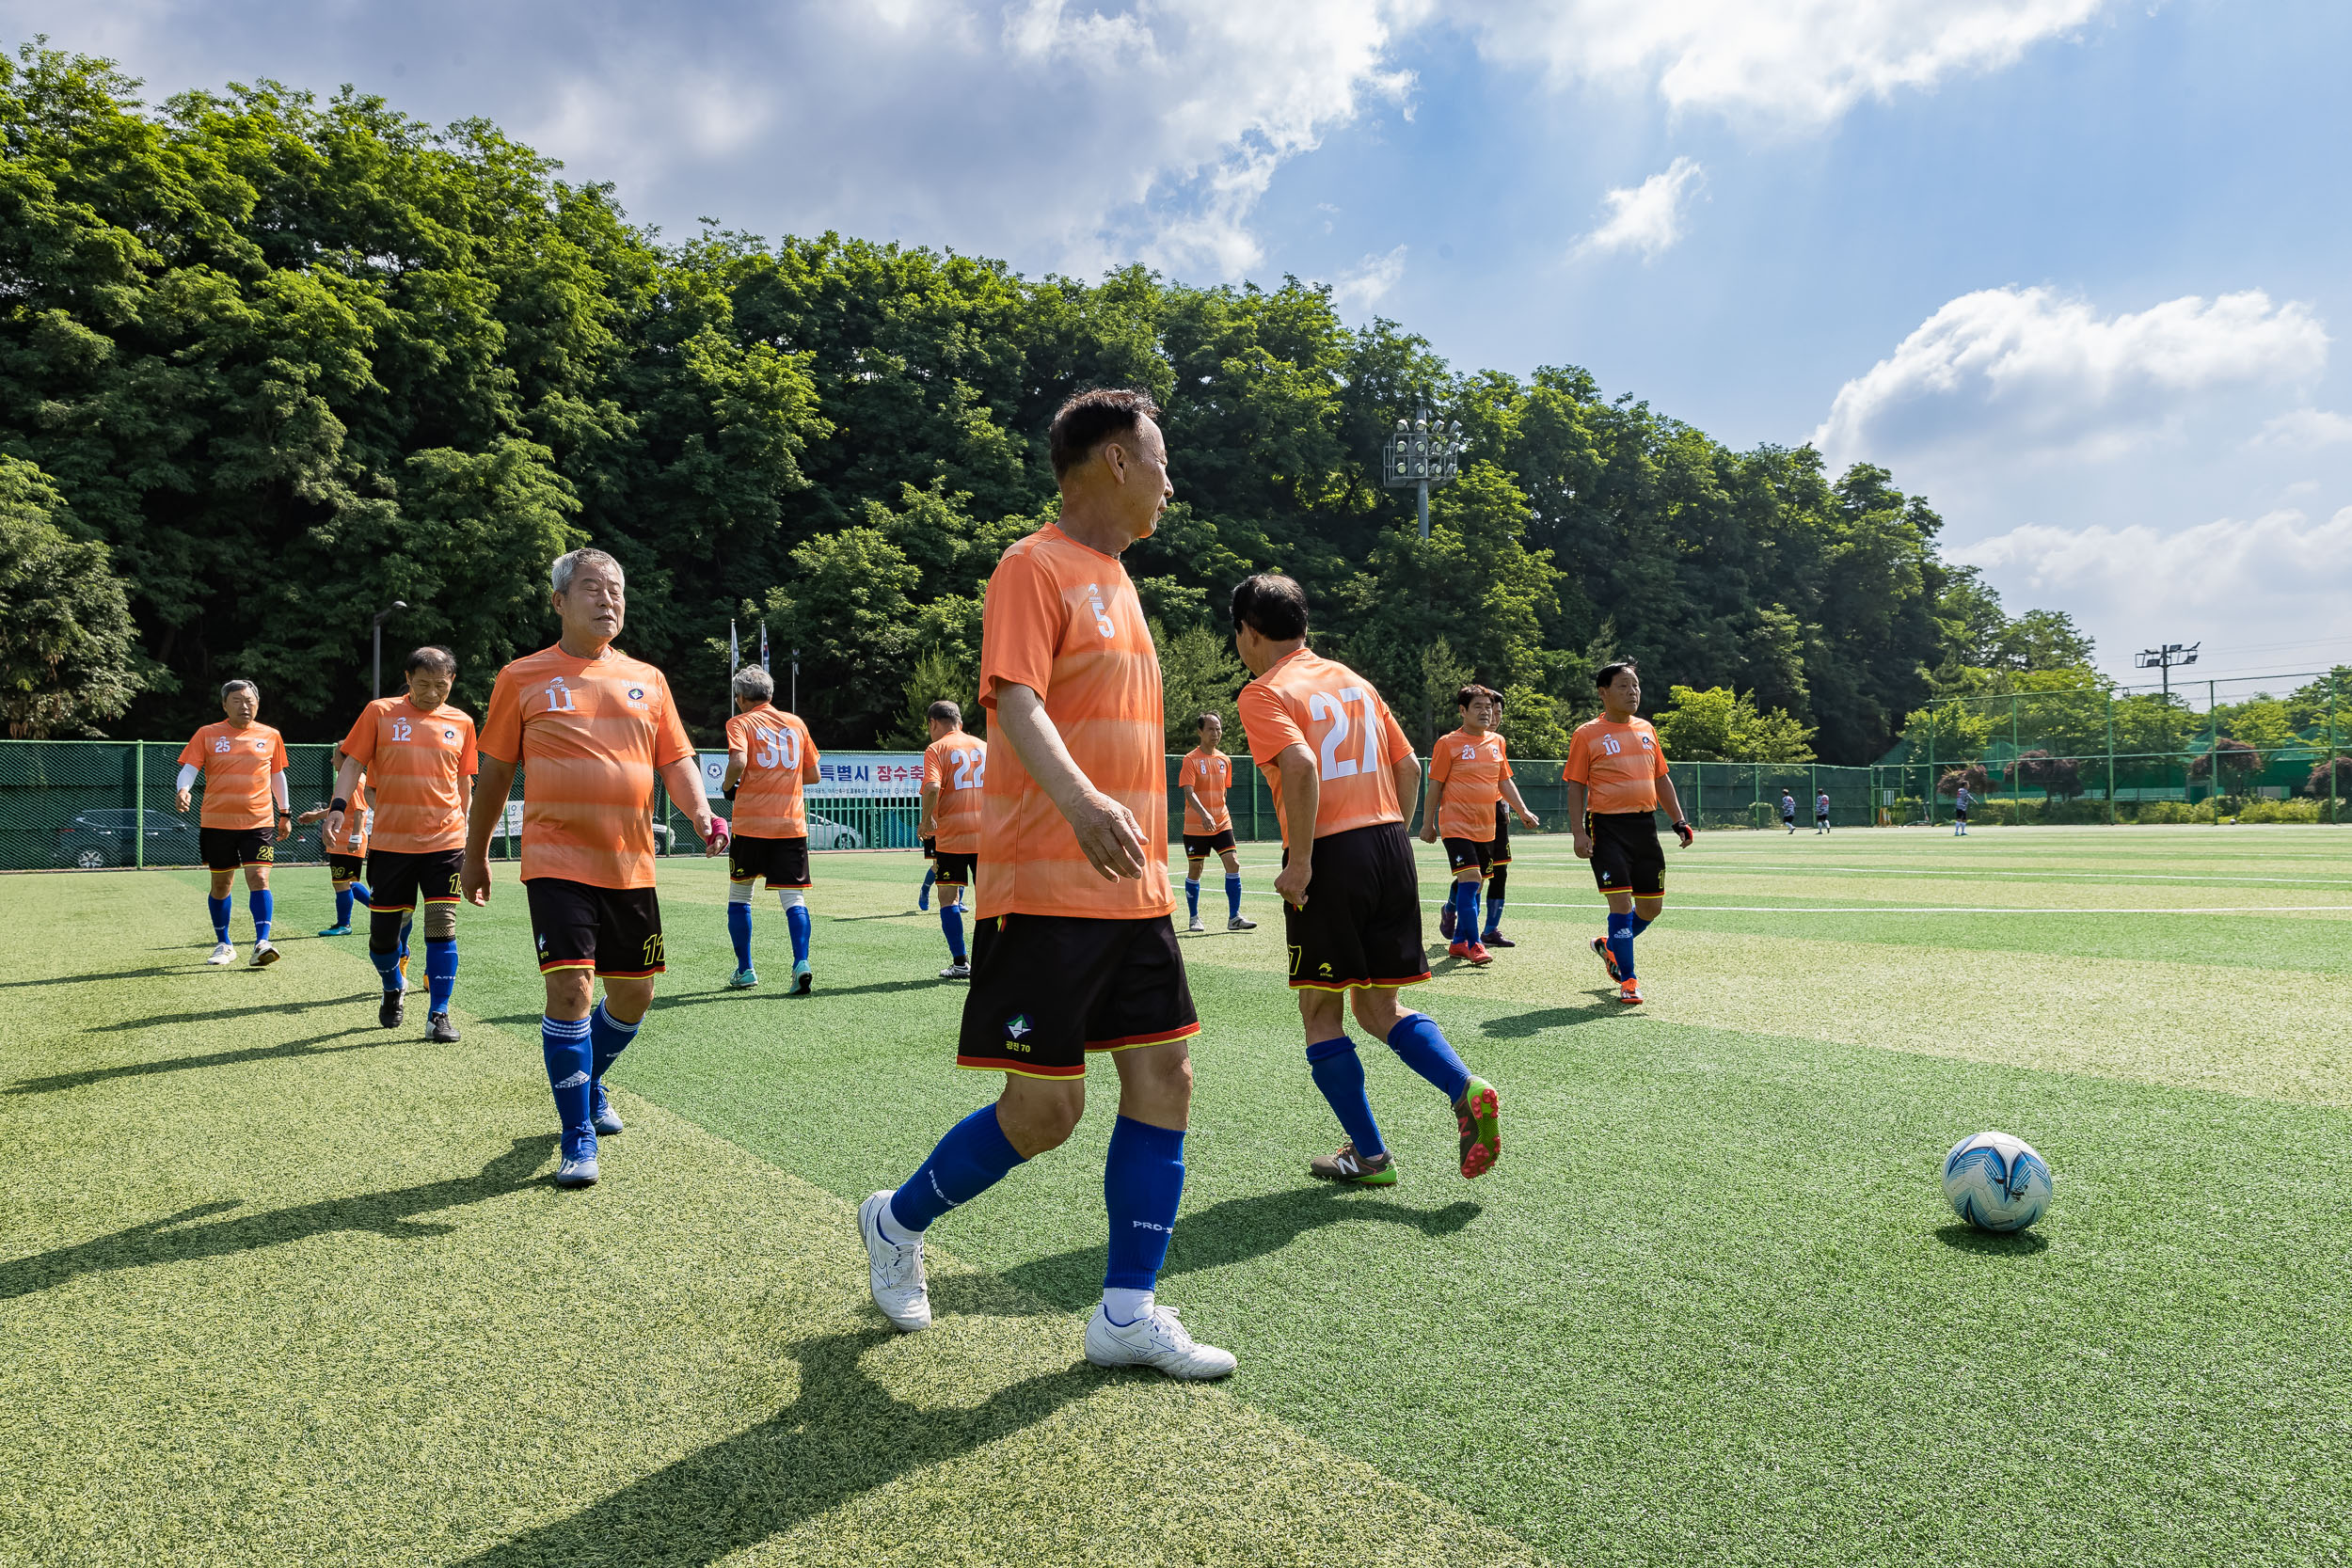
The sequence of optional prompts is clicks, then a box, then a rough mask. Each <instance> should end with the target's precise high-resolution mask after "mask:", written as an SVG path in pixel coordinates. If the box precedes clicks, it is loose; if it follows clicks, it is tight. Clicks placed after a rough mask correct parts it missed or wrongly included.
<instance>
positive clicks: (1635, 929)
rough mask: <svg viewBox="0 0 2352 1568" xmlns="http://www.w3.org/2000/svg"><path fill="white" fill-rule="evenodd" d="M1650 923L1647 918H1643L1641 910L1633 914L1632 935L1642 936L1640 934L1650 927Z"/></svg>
mask: <svg viewBox="0 0 2352 1568" xmlns="http://www.w3.org/2000/svg"><path fill="white" fill-rule="evenodd" d="M1650 925H1651V922H1649V921H1646V920H1644V919H1643V918H1642V916H1641V914H1640V912H1639V911H1636V912H1635V913H1634V916H1633V925H1632V927H1630V933H1631V934H1632V935H1634V936H1637V937H1638V936H1640V935H1641V934H1642V933H1643V932H1644V931H1646V930H1648V929H1649V928H1650Z"/></svg>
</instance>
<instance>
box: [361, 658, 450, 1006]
mask: <svg viewBox="0 0 2352 1568" xmlns="http://www.w3.org/2000/svg"><path fill="white" fill-rule="evenodd" d="M407 676H408V690H407V692H406V693H405V695H403V696H399V697H379V698H377V699H376V700H375V701H373V702H372V703H370V704H369V705H367V706H366V707H363V708H361V709H360V710H359V717H358V719H356V720H354V721H352V725H351V730H350V733H349V734H347V735H345V736H343V744H342V753H343V761H342V769H341V771H339V772H338V773H337V774H336V776H335V799H334V800H331V801H330V802H328V808H327V810H328V815H327V818H326V831H327V832H329V833H330V834H331V833H334V832H337V831H338V825H339V823H342V822H345V821H348V820H350V819H351V818H352V817H355V816H359V815H360V814H361V813H362V812H363V811H364V810H365V809H366V802H365V801H364V800H363V799H362V798H361V795H360V792H359V789H360V778H361V773H362V770H363V769H364V770H365V772H366V774H367V776H368V777H369V778H371V779H373V781H374V784H375V820H374V822H373V825H372V826H371V828H370V830H369V832H370V837H369V845H368V847H369V862H370V864H369V869H370V871H371V873H372V874H373V882H374V886H373V888H372V889H371V891H370V896H369V899H368V910H369V913H368V959H369V961H370V962H372V963H373V964H374V965H375V971H376V973H377V974H380V975H382V976H383V978H384V1000H383V1002H382V1003H381V1004H380V1005H378V1006H377V1008H376V1012H375V1019H376V1022H378V1023H381V1024H382V1025H383V1026H384V1027H385V1028H387V1029H390V1028H394V1027H396V1026H397V1025H398V1024H399V1023H400V1022H401V1020H402V1018H404V1017H405V1015H406V1010H407V993H408V970H407V959H408V930H409V927H410V925H411V924H412V922H413V921H414V920H415V918H416V911H417V905H418V904H419V903H420V902H421V903H422V904H423V905H424V975H425V988H426V990H425V1021H424V1022H425V1032H424V1037H425V1038H427V1039H429V1040H433V1041H436V1042H437V1043H440V1044H444V1045H448V1044H454V1043H455V1042H456V1040H457V1038H458V1035H457V1026H456V1025H455V1024H454V1023H453V1022H450V1016H449V1006H450V999H451V998H452V997H453V995H455V994H456V990H457V900H458V895H459V885H458V884H459V874H460V872H461V870H462V869H463V866H464V863H465V858H466V857H465V850H466V818H467V816H468V814H469V812H470V811H471V810H472V807H473V776H474V772H475V769H476V768H479V767H480V766H481V756H480V751H479V746H478V743H477V741H476V738H475V736H474V726H473V720H472V718H471V717H469V715H468V714H467V713H466V711H465V710H464V709H463V708H458V707H453V706H451V705H450V701H449V693H450V689H451V688H452V687H453V686H455V685H456V684H457V656H456V655H454V654H453V653H451V652H450V651H449V650H448V649H447V648H442V647H435V646H427V647H422V648H419V649H417V650H416V651H415V652H414V653H412V654H410V655H409V656H408V659H407Z"/></svg>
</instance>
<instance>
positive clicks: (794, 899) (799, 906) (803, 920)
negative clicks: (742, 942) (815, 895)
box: [746, 888, 809, 964]
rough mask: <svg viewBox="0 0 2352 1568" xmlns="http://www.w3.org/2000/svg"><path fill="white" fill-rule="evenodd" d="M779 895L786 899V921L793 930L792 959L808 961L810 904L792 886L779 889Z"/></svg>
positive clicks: (801, 961) (795, 961) (799, 961)
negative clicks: (802, 900)
mask: <svg viewBox="0 0 2352 1568" xmlns="http://www.w3.org/2000/svg"><path fill="white" fill-rule="evenodd" d="M777 896H778V897H779V898H781V899H783V900H784V923H785V925H786V926H787V927H790V928H791V931H792V961H793V962H794V963H796V964H798V963H806V962H807V961H808V935H809V916H808V906H807V905H806V904H804V903H803V902H801V895H800V893H799V892H798V891H797V890H795V889H792V888H781V889H778V890H777ZM746 961H748V960H746Z"/></svg>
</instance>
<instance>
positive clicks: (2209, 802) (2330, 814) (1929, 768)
mask: <svg viewBox="0 0 2352 1568" xmlns="http://www.w3.org/2000/svg"><path fill="white" fill-rule="evenodd" d="M2348 746H2352V671H2347V670H2345V669H2343V668H2338V669H2336V670H2333V671H2328V672H2312V673H2306V674H2293V675H2269V676H2261V677H2245V678H2239V679H2232V680H2209V681H2197V682H2193V683H2183V684H2181V685H2178V686H2172V687H2169V688H2167V689H2156V690H2126V689H2118V690H2112V691H2108V690H2083V689H2073V690H2059V691H2019V692H2011V693H2006V694H2003V695H2000V696H1988V697H1977V698H1951V699H1947V700H1946V701H1943V702H1940V703H1938V704H1936V705H1934V706H1933V707H1931V708H1930V709H1929V710H1928V711H1927V714H1926V716H1925V717H1924V719H1922V720H1921V721H1918V722H1915V723H1914V724H1913V725H1912V726H1911V728H1910V729H1909V731H1908V732H1907V733H1906V734H1905V735H1904V736H1903V738H1902V740H1901V742H1900V743H1899V744H1898V745H1897V746H1896V747H1895V748H1894V750H1892V751H1890V752H1887V753H1886V755H1885V756H1884V757H1883V758H1882V759H1881V761H1880V763H1879V765H1878V767H1877V768H1875V769H1873V771H1874V772H1875V773H1876V775H1877V777H1876V779H1875V781H1874V786H1875V787H1876V789H1877V791H1878V798H1879V800H1880V801H1881V802H1882V804H1883V806H1884V808H1885V809H1887V810H1889V811H1890V812H1891V813H1892V815H1893V816H1895V817H1896V818H1897V819H1899V820H1901V821H1906V822H1919V821H1926V822H1933V821H1940V820H1949V818H1950V816H1951V814H1952V808H1953V804H1954V802H1955V800H1957V798H1958V792H1959V790H1960V788H1961V787H1962V786H1963V785H1965V786H1966V788H1967V790H1968V793H1969V795H1970V797H1971V798H1972V809H1971V812H1970V816H1971V818H1972V820H1976V821H1991V822H2000V823H2017V824H2031V823H2065V822H2116V823H2121V822H2229V821H2238V822H2341V821H2344V820H2346V819H2347V817H2352V757H2347V756H2346V754H2345V752H2346V749H2347V747H2348Z"/></svg>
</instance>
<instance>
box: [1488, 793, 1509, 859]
mask: <svg viewBox="0 0 2352 1568" xmlns="http://www.w3.org/2000/svg"><path fill="white" fill-rule="evenodd" d="M1510 863H1511V802H1510V801H1508V800H1497V801H1496V802H1495V838H1494V842H1493V843H1492V844H1490V845H1488V846H1487V847H1486V865H1487V867H1488V869H1490V870H1494V871H1500V870H1502V868H1503V867H1504V866H1506V865H1508V864H1510Z"/></svg>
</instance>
